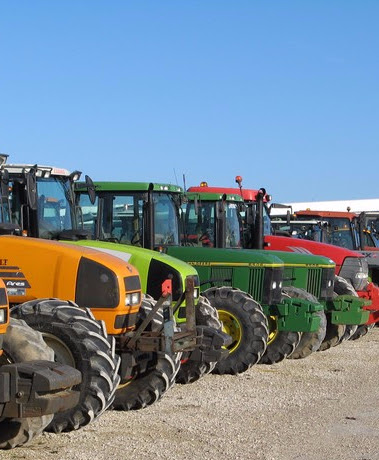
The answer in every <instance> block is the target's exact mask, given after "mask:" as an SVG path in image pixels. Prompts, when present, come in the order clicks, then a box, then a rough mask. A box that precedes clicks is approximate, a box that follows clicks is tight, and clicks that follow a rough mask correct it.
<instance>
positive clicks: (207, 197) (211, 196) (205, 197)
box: [186, 187, 243, 203]
mask: <svg viewBox="0 0 379 460" xmlns="http://www.w3.org/2000/svg"><path fill="white" fill-rule="evenodd" d="M199 188H200V189H201V190H200V191H199V192H192V191H191V192H188V193H186V197H187V198H188V199H190V200H191V199H194V198H195V197H198V198H200V199H201V200H202V201H220V200H225V201H234V202H237V203H239V202H243V199H242V198H241V196H240V195H236V194H229V193H225V192H221V193H220V192H219V193H217V192H215V193H209V192H206V191H204V190H203V188H204V187H199Z"/></svg>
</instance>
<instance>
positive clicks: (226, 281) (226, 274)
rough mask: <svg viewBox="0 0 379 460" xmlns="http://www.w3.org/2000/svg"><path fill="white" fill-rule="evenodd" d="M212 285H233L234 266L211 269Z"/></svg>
mask: <svg viewBox="0 0 379 460" xmlns="http://www.w3.org/2000/svg"><path fill="white" fill-rule="evenodd" d="M211 280H212V286H215V287H220V286H232V285H233V284H232V281H233V269H232V268H212V270H211Z"/></svg>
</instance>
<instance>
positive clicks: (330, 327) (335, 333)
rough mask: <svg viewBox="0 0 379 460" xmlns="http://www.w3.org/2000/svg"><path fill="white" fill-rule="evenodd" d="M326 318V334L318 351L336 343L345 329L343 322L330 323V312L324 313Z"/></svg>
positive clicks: (339, 340) (327, 348)
mask: <svg viewBox="0 0 379 460" xmlns="http://www.w3.org/2000/svg"><path fill="white" fill-rule="evenodd" d="M326 320H327V325H326V335H325V338H324V340H323V341H322V343H321V345H320V348H319V349H318V351H326V350H329V349H330V348H332V347H335V346H336V345H338V344H339V343H340V342H341V340H342V337H343V335H344V333H345V331H346V326H345V325H344V324H332V322H331V319H330V314H327V315H326Z"/></svg>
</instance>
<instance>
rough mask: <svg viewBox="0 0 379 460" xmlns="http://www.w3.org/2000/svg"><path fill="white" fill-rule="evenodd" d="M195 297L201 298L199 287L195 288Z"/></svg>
mask: <svg viewBox="0 0 379 460" xmlns="http://www.w3.org/2000/svg"><path fill="white" fill-rule="evenodd" d="M193 297H194V299H198V298H199V288H195V289H194V291H193Z"/></svg>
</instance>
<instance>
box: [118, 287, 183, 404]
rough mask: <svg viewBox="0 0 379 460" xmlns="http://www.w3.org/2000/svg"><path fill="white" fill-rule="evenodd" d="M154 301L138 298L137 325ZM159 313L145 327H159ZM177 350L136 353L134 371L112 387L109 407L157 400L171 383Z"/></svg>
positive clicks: (175, 365)
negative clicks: (113, 394) (114, 391)
mask: <svg viewBox="0 0 379 460" xmlns="http://www.w3.org/2000/svg"><path fill="white" fill-rule="evenodd" d="M155 303H156V301H155V300H154V299H153V298H151V297H150V296H146V297H145V298H144V299H143V300H142V304H141V308H140V310H139V312H138V319H137V327H138V325H139V324H141V322H142V321H143V320H144V319H145V318H146V317H147V315H148V314H149V313H150V312H151V310H152V308H153V306H154V305H155ZM162 323H163V316H162V313H161V312H159V311H158V312H157V313H156V315H155V316H154V317H153V321H152V322H151V323H150V324H149V325H148V327H147V328H146V331H158V330H160V329H161V328H162ZM180 358H181V353H176V354H175V355H174V356H170V355H168V354H166V353H163V352H160V353H136V354H135V359H136V362H137V372H136V375H134V377H133V378H132V379H130V380H126V381H125V382H121V384H120V385H119V387H118V388H117V390H116V395H115V400H114V403H113V409H115V410H124V411H127V410H138V409H143V408H145V407H147V406H150V405H151V404H154V403H155V402H157V401H158V400H159V399H161V397H162V396H163V395H164V394H165V393H166V392H167V391H168V390H169V389H170V388H171V387H172V386H173V385H174V383H175V377H176V375H177V373H178V371H179V368H180Z"/></svg>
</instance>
